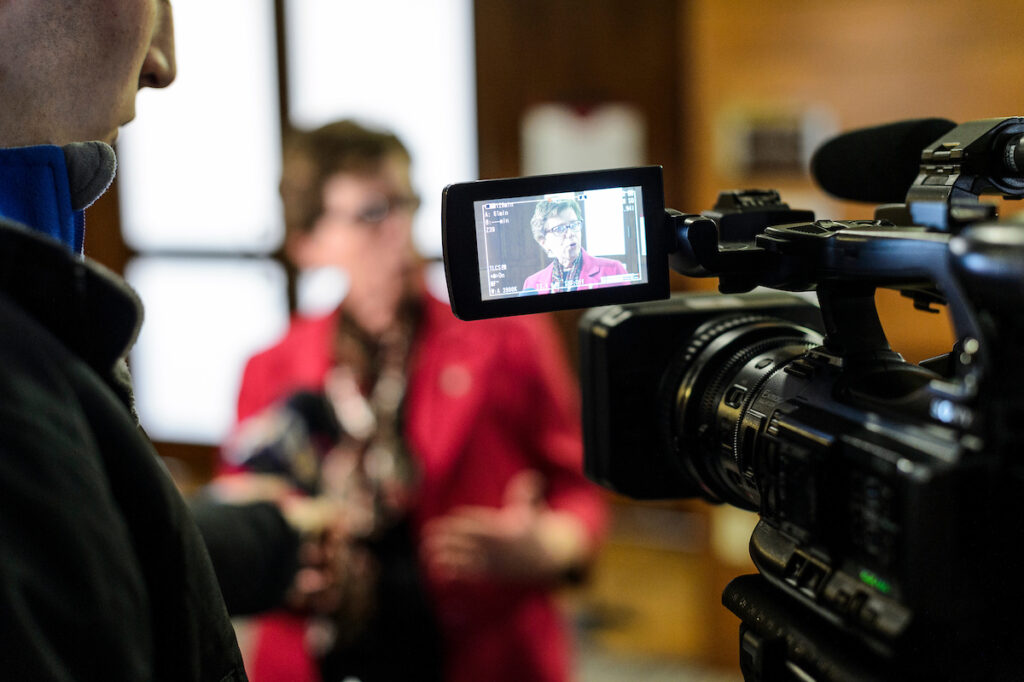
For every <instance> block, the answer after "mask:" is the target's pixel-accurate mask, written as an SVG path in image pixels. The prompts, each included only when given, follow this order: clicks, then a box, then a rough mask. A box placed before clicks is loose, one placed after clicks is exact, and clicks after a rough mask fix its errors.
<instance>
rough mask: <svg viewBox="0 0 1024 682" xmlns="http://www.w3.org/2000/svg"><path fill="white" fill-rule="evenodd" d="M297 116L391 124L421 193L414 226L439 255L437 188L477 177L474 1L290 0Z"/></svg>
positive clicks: (428, 249)
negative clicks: (406, 150) (405, 150)
mask: <svg viewBox="0 0 1024 682" xmlns="http://www.w3.org/2000/svg"><path fill="white" fill-rule="evenodd" d="M286 10H287V14H286V16H287V19H288V26H287V31H288V33H287V42H288V46H289V50H288V51H289V54H288V66H289V73H288V83H289V90H290V92H289V101H290V106H291V117H292V121H293V123H295V124H296V125H298V126H300V127H313V126H318V125H323V124H325V123H328V122H330V121H333V120H336V119H340V118H355V119H357V120H359V121H361V122H363V123H366V124H368V125H374V126H377V127H385V128H389V129H391V130H393V131H394V132H395V133H396V134H398V136H399V137H400V138H402V140H403V141H404V142H405V144H406V145H407V146H408V147H409V150H410V152H411V153H412V157H413V183H414V184H415V187H416V191H417V192H418V193H419V194H420V195H421V196H422V198H423V206H422V207H421V208H420V212H419V215H418V216H417V221H416V225H415V231H414V239H415V242H416V246H417V248H418V249H419V250H420V252H421V253H422V254H423V255H425V256H438V255H440V253H441V219H440V216H441V190H442V189H444V187H445V185H447V184H449V183H452V182H461V181H466V180H475V179H476V177H477V173H478V169H477V161H476V159H477V147H476V86H475V78H476V69H475V56H474V50H473V3H472V0H431V1H430V2H424V1H423V0H374V1H373V2H366V1H365V0H288V2H287V3H286Z"/></svg>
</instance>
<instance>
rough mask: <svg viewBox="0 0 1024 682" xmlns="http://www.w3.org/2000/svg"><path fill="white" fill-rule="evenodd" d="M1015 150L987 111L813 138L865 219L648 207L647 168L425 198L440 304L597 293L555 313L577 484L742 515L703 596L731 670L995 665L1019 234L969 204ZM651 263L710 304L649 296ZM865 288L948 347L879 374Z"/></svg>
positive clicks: (1006, 530) (1005, 604)
mask: <svg viewBox="0 0 1024 682" xmlns="http://www.w3.org/2000/svg"><path fill="white" fill-rule="evenodd" d="M1022 137H1024V118H998V119H986V120H980V121H972V122H969V123H965V124H961V125H955V124H953V123H952V122H949V121H944V120H941V119H924V120H918V121H908V122H901V123H896V124H890V125H887V126H879V127H877V128H869V129H864V130H860V131H855V132H852V133H847V134H845V135H841V136H839V137H837V138H835V139H833V140H832V141H830V142H828V143H826V144H825V145H824V146H822V147H821V148H820V149H819V150H818V151H817V152H816V154H815V157H814V160H813V162H812V170H813V174H814V176H815V177H816V179H817V180H818V181H819V183H820V184H821V185H822V186H823V187H824V188H825V189H826V190H828V191H829V192H830V193H832V194H835V195H837V196H840V197H843V198H848V199H854V200H862V201H870V202H872V203H876V204H881V205H879V206H877V208H876V209H875V216H874V218H873V219H871V220H853V221H847V220H844V221H837V220H815V218H814V215H813V213H812V212H810V211H806V210H798V209H792V208H790V207H789V206H788V205H787V204H785V203H784V202H783V201H782V199H781V197H780V196H779V195H778V193H777V192H775V191H771V190H769V191H764V190H754V191H735V192H723V193H722V194H721V195H720V196H719V197H718V201H717V202H716V204H715V206H714V208H712V209H711V210H710V211H704V212H703V213H701V214H682V213H679V212H677V211H674V210H671V209H668V210H666V209H665V207H664V205H663V193H662V185H661V171H660V167H645V168H632V169H621V170H612V171H596V172H583V173H571V174H563V175H552V176H538V177H530V178H518V179H510V180H488V181H481V182H474V183H463V184H458V185H451V186H449V187H448V188H446V190H445V192H444V197H443V239H444V259H445V266H446V273H447V277H448V286H449V293H450V297H451V304H452V309H453V310H454V312H455V313H456V314H457V315H458V316H460V317H463V318H464V319H479V318H482V317H495V316H500V315H511V314H522V313H532V312H541V311H549V310H558V309H566V308H578V307H587V306H602V307H598V308H594V309H592V310H590V311H588V312H587V313H585V314H584V316H583V318H582V319H581V322H580V342H581V349H580V352H581V368H580V373H581V383H582V390H583V399H584V414H583V417H584V448H585V456H584V459H585V470H586V473H587V475H588V477H589V478H591V479H592V480H594V481H595V482H597V483H599V484H601V485H602V486H605V487H607V488H609V489H611V490H614V491H617V492H619V493H621V494H624V495H626V496H629V497H632V498H636V499H678V498H691V497H700V498H703V499H705V500H708V501H710V502H714V503H721V502H724V503H728V504H731V505H734V506H737V507H741V508H744V509H750V510H754V511H757V512H758V513H759V514H760V520H759V522H758V524H757V526H756V528H755V530H754V532H753V535H752V537H751V539H750V554H751V557H752V559H753V561H754V564H755V566H756V567H757V569H758V571H759V574H758V575H753V576H742V577H740V578H737V579H736V580H734V581H733V582H732V583H731V584H730V585H729V586H728V587H727V588H726V591H725V593H724V595H723V602H724V603H725V604H726V605H727V606H728V607H729V608H730V609H731V610H732V611H734V612H735V613H736V614H737V615H738V616H739V617H740V619H741V629H740V651H741V666H742V668H743V672H744V675H745V677H746V679H747V680H790V679H793V680H819V679H838V680H848V679H858V680H859V679H868V680H875V679H878V680H882V679H885V680H889V679H893V680H906V679H956V680H963V679H1011V678H1016V677H1019V675H1020V672H1019V670H1020V668H1021V667H1022V665H1024V664H1022V663H1020V662H1018V660H1017V658H1018V656H1017V652H1016V649H1017V645H1018V642H1019V641H1020V640H1019V638H1020V635H1021V634H1022V627H1021V623H1020V619H1019V618H1017V617H1016V616H1015V615H1014V611H1015V609H1016V607H1017V606H1018V605H1019V604H1020V603H1021V601H1020V599H1021V596H1022V590H1021V586H1020V585H1021V583H1022V581H1021V580H1020V579H1019V578H1018V575H1017V573H1018V570H1017V568H1018V564H1017V563H1016V562H1017V558H1016V557H1017V555H1016V552H1017V550H1018V545H1019V543H1020V540H1021V538H1022V522H1021V520H1020V517H1021V515H1020V512H1019V511H1018V510H1017V509H1016V506H1017V505H1016V504H1015V503H1016V500H1017V498H1018V497H1019V495H1020V490H1021V489H1022V487H1021V484H1022V483H1024V471H1022V466H1021V464H1022V461H1024V458H1022V457H1021V454H1022V449H1024V448H1022V446H1024V390H1022V389H1021V387H1022V385H1024V384H1022V380H1024V372H1022V371H1021V369H1020V368H1021V366H1022V363H1021V360H1020V350H1021V348H1022V345H1021V344H1022V342H1024V223H1014V222H998V221H997V210H996V207H995V206H994V205H991V204H986V203H981V202H979V196H980V195H985V194H995V195H1003V196H1004V197H1007V198H1020V197H1021V196H1024V145H1021V144H1020V142H1021V140H1022ZM568 200H572V201H568ZM558 202H560V203H558ZM566 226H570V227H566ZM605 261H616V262H617V263H619V264H621V265H620V266H612V265H609V264H608V263H606V262H605ZM595 263H596V265H595ZM668 265H671V267H672V269H674V270H675V271H677V272H679V273H682V274H684V275H688V276H693V277H717V278H718V283H719V291H720V292H721V293H720V294H684V295H677V296H673V297H671V298H669V290H668V277H667V266H668ZM603 273H604V274H603ZM607 273H610V274H607ZM527 283H532V284H533V285H534V286H525V285H526V284H527ZM538 283H541V284H540V285H539V286H538ZM878 288H889V289H896V290H899V291H900V292H902V293H903V294H904V295H905V296H907V297H908V298H909V299H910V300H911V301H912V303H913V307H914V308H916V309H918V310H921V311H931V312H935V306H937V305H946V306H948V310H949V316H950V320H951V322H952V326H953V331H954V336H955V339H956V341H955V343H954V345H953V347H952V348H951V349H950V351H949V352H948V353H946V354H944V355H942V356H940V357H937V358H933V359H931V360H928V361H925V362H923V363H921V364H920V365H914V364H910V363H907V362H905V361H904V360H903V359H902V357H901V356H900V355H899V354H898V353H896V352H894V351H893V350H892V349H891V348H890V346H889V344H888V342H887V340H886V336H885V333H884V331H883V329H882V325H881V323H880V321H879V317H878V314H877V310H876V307H875V293H876V290H877V289H878ZM812 291H813V292H816V296H817V303H818V305H814V303H813V302H811V301H808V300H807V299H806V298H803V297H799V296H796V295H794V294H792V293H787V292H812ZM665 299H667V300H665ZM640 301H649V302H640Z"/></svg>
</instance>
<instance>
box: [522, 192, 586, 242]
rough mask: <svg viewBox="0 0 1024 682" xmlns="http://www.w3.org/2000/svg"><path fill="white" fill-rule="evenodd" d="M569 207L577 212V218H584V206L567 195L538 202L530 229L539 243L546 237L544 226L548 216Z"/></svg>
mask: <svg viewBox="0 0 1024 682" xmlns="http://www.w3.org/2000/svg"><path fill="white" fill-rule="evenodd" d="M567 208H571V209H572V210H573V211H574V212H575V213H576V219H577V220H583V208H582V207H581V206H580V202H578V201H576V200H575V199H572V198H568V197H565V198H560V199H545V200H543V201H538V202H537V206H536V207H534V209H533V217H532V218H530V230H531V231H532V232H533V238H534V239H536V240H537V243H538V244H539V243H540V241H541V240H542V239H543V238H544V226H545V225H546V224H547V222H548V218H550V217H551V216H557V215H558V214H559V213H561V212H562V211H564V210H565V209H567Z"/></svg>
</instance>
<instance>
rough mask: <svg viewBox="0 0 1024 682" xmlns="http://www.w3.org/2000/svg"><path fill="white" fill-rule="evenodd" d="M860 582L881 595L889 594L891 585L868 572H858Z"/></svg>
mask: <svg viewBox="0 0 1024 682" xmlns="http://www.w3.org/2000/svg"><path fill="white" fill-rule="evenodd" d="M860 581H861V582H862V583H864V584H865V585H870V586H871V587H873V588H875V589H876V590H878V591H879V592H882V593H883V594H889V592H890V591H891V590H892V585H890V584H889V583H888V582H886V581H885V580H882V579H881V578H879V577H878V576H877V575H875V574H874V573H872V572H871V571H868V570H862V571H861V572H860Z"/></svg>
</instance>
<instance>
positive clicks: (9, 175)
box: [0, 142, 116, 255]
mask: <svg viewBox="0 0 1024 682" xmlns="http://www.w3.org/2000/svg"><path fill="white" fill-rule="evenodd" d="M115 165H116V162H115V160H114V153H113V150H111V149H110V147H108V146H107V145H105V144H103V143H102V142H86V143H75V144H71V145H67V146H65V147H58V146H55V145H38V146H33V147H11V148H7V149H0V216H2V217H4V218H7V219H8V220H11V221H14V222H18V223H21V224H23V225H26V226H27V227H29V228H31V229H32V230H34V231H36V232H40V233H42V234H45V235H47V236H49V237H51V238H53V239H56V240H57V241H59V242H60V243H61V244H63V245H64V246H65V247H67V248H68V249H69V250H70V251H71V252H72V253H74V254H78V255H81V253H82V246H83V239H84V237H85V208H86V207H87V206H89V205H90V204H92V202H93V201H95V200H96V199H97V198H98V197H99V195H100V194H102V193H103V192H104V191H105V190H106V188H107V187H108V186H109V185H110V182H111V181H112V180H113V178H114V168H115Z"/></svg>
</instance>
